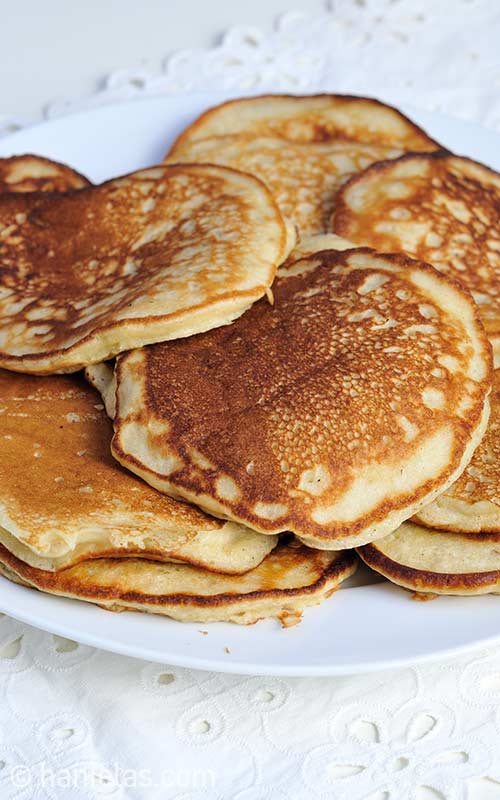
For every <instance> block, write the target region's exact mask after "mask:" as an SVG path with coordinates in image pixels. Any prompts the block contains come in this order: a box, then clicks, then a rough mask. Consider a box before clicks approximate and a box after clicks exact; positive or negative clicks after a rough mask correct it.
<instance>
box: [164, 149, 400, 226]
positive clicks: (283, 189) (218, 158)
mask: <svg viewBox="0 0 500 800" xmlns="http://www.w3.org/2000/svg"><path fill="white" fill-rule="evenodd" d="M401 153H402V150H401V148H394V147H393V148H390V147H383V146H382V145H374V144H363V143H359V142H350V141H345V142H344V141H332V142H330V143H328V144H323V143H318V142H287V141H283V140H282V139H278V138H271V137H259V138H253V137H250V136H243V135H238V134H235V135H229V136H214V137H212V138H210V139H202V140H200V141H195V142H192V143H190V144H186V145H184V147H183V148H182V149H178V148H176V149H175V150H174V151H173V152H172V153H171V154H169V156H168V157H167V158H166V159H165V163H166V164H169V163H171V164H175V163H177V164H178V163H182V162H187V163H190V162H192V163H210V164H221V165H222V166H226V167H232V168H233V169H238V170H241V171H242V172H249V173H251V174H252V175H256V176H257V177H258V178H260V179H261V180H263V181H264V182H265V183H266V185H267V186H268V187H269V188H270V190H271V192H272V194H273V197H274V198H275V200H276V202H277V203H278V205H279V207H280V209H281V213H282V214H283V215H284V216H285V217H287V218H288V219H290V220H291V222H292V223H293V224H294V225H295V226H296V227H297V229H298V231H299V232H300V235H301V236H310V235H313V234H316V233H322V232H323V231H327V230H328V229H329V225H330V219H331V216H332V212H333V209H334V198H335V195H336V193H337V191H338V190H339V188H340V187H341V186H342V184H343V183H345V181H347V180H348V178H350V177H351V176H352V175H355V174H356V173H358V172H360V171H361V170H363V169H365V168H366V167H367V166H368V165H369V164H373V162H374V161H381V160H382V159H386V158H395V157H396V156H399V155H401Z"/></svg>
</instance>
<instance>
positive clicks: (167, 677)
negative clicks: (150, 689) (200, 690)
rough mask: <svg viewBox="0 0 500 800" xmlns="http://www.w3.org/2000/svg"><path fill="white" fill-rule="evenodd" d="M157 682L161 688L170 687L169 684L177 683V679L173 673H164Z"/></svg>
mask: <svg viewBox="0 0 500 800" xmlns="http://www.w3.org/2000/svg"><path fill="white" fill-rule="evenodd" d="M157 681H158V683H159V684H160V685H161V686H168V684H169V683H173V682H174V681H175V677H174V675H172V673H171V672H162V673H161V675H158V678H157Z"/></svg>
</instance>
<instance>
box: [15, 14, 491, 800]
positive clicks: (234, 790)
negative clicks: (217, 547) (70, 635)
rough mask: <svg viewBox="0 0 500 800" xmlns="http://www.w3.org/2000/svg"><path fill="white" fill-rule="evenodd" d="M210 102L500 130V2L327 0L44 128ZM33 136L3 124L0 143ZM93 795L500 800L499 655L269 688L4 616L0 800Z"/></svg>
mask: <svg viewBox="0 0 500 800" xmlns="http://www.w3.org/2000/svg"><path fill="white" fill-rule="evenodd" d="M218 87H219V88H230V89H239V90H242V91H243V90H245V91H247V90H254V89H255V90H258V89H259V88H262V89H270V88H271V89H274V90H275V91H291V92H301V91H305V92H307V91H314V90H318V89H324V90H330V91H338V92H346V93H353V94H356V93H359V94H367V95H376V96H378V97H380V98H382V99H384V100H387V101H389V102H392V103H395V104H399V103H411V104H413V105H415V106H420V107H422V108H426V109H429V110H434V109H440V110H443V111H445V112H448V113H451V114H454V115H455V116H460V117H463V118H468V119H471V120H476V121H479V122H481V123H482V124H484V125H486V126H489V127H494V128H497V129H500V3H498V2H496V1H495V0H335V2H334V3H333V4H332V7H331V8H330V10H328V11H327V12H325V14H324V15H322V16H319V17H308V16H307V15H305V14H299V13H289V14H287V15H286V16H285V17H284V18H283V19H282V20H281V21H280V23H279V25H278V26H277V27H276V30H275V31H274V32H273V33H272V34H271V35H267V36H264V35H263V34H262V33H261V32H260V31H259V30H255V29H251V28H245V29H242V28H236V29H233V30H231V31H229V32H228V33H227V34H226V36H225V37H224V39H223V41H222V44H221V45H220V46H219V47H217V48H214V49H212V50H204V51H185V52H181V53H177V54H175V55H173V56H171V57H170V58H169V59H168V60H167V62H166V64H165V68H164V71H163V72H162V73H161V74H160V75H151V74H147V73H144V72H128V71H120V72H117V73H115V74H113V75H111V76H110V77H109V78H108V80H107V81H106V83H105V85H104V87H103V89H102V90H101V91H99V92H98V93H96V94H95V95H93V96H92V97H87V98H83V99H82V98H80V99H78V100H74V99H72V100H69V101H68V102H65V103H59V104H57V105H49V106H48V107H47V108H46V109H45V112H44V113H45V116H47V117H53V116H57V115H60V114H65V113H69V112H72V111H74V110H81V109H83V108H88V107H89V106H92V105H98V104H105V103H110V102H115V101H117V100H121V99H128V98H132V97H138V96H142V95H145V94H159V93H165V92H169V93H172V92H185V91H193V90H203V89H210V90H213V89H214V88H218ZM30 121H31V120H26V119H21V118H15V119H12V118H9V119H7V118H2V117H0V132H3V133H8V132H9V131H11V130H15V129H16V128H17V127H19V126H22V125H24V124H27V123H28V122H30ZM334 602H335V601H334V600H333V601H332V605H333V604H334ZM332 611H333V609H332ZM353 635H355V631H353ZM101 795H103V796H110V797H113V798H122V797H123V798H131V799H132V800H135V799H136V798H140V799H141V800H142V798H147V799H148V800H156V798H158V800H160V798H161V800H168V799H169V798H175V799H176V800H197V798H199V799H200V800H201V799H202V798H203V800H207V799H208V800H212V799H213V800H265V798H269V800H286V799H287V798H291V799H292V800H302V798H307V799H308V800H309V799H310V798H333V799H334V800H410V798H414V799H415V800H459V799H460V798H485V799H486V798H494V797H498V798H500V648H495V649H491V650H488V651H483V652H477V651H476V652H471V653H470V654H469V655H467V656H464V657H461V658H458V659H454V660H451V661H446V662H442V663H437V664H435V665H425V666H422V667H412V668H408V669H402V670H397V671H392V672H384V673H377V674H372V675H367V676H355V677H346V678H335V679H286V680H284V679H279V680H278V679H276V678H263V677H259V678H257V677H256V678H247V677H237V676H227V675H216V674H213V673H203V672H194V671H190V670H183V669H178V668H172V667H170V666H168V665H163V666H161V665H156V664H150V663H144V662H140V661H136V660H133V659H126V658H123V657H119V656H114V655H110V654H107V653H105V652H101V651H96V650H93V649H92V648H89V647H84V646H81V645H77V644H75V643H68V642H67V641H65V640H61V639H59V638H58V637H53V636H51V635H49V634H45V633H42V632H40V631H36V630H34V629H32V628H29V627H28V626H26V625H22V624H20V623H17V622H15V621H14V620H12V619H10V618H8V617H0V798H1V800H4V798H5V800H8V799H9V800H10V798H16V799H17V798H19V800H24V798H26V799H28V798H29V799H30V800H31V798H36V800H44V799H45V798H47V800H50V799H54V798H55V800H63V798H66V797H67V798H68V799H69V798H71V800H81V799H83V798H89V799H90V798H95V797H100V796H101Z"/></svg>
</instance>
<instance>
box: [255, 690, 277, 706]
mask: <svg viewBox="0 0 500 800" xmlns="http://www.w3.org/2000/svg"><path fill="white" fill-rule="evenodd" d="M254 698H255V700H257V702H259V703H272V701H273V700H274V694H273V693H272V692H270V691H269V690H268V689H259V691H258V692H256V693H255V695H254Z"/></svg>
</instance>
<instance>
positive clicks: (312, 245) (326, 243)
mask: <svg viewBox="0 0 500 800" xmlns="http://www.w3.org/2000/svg"><path fill="white" fill-rule="evenodd" d="M356 247H357V245H355V244H353V243H352V242H350V241H349V240H348V239H343V238H342V237H341V236H337V235H336V234H335V233H320V234H316V235H315V236H304V238H303V239H300V240H299V241H298V242H297V244H296V245H295V247H294V248H293V250H292V251H291V252H290V255H289V256H288V258H287V260H286V261H285V264H284V265H283V266H284V267H285V268H286V267H288V265H289V264H292V263H293V262H294V261H299V260H300V259H301V258H309V257H310V256H313V255H314V254H315V253H321V251H322V250H353V249H354V250H355V249H356ZM280 269H281V268H280ZM278 274H279V270H278Z"/></svg>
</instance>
